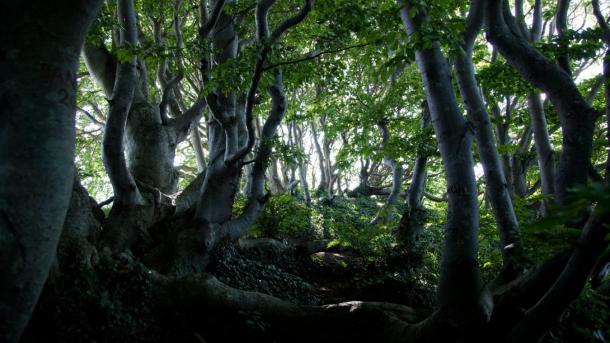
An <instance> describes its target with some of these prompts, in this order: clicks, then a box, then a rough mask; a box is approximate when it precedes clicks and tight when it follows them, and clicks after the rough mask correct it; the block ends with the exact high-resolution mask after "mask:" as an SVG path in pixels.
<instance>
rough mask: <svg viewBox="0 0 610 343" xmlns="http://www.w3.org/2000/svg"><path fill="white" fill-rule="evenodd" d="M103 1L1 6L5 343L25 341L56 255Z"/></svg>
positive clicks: (1, 323) (1, 326)
mask: <svg viewBox="0 0 610 343" xmlns="http://www.w3.org/2000/svg"><path fill="white" fill-rule="evenodd" d="M101 3H102V1H100V0H88V1H80V2H74V1H54V2H48V1H29V2H6V1H5V2H2V4H0V18H1V19H2V23H3V30H2V32H1V33H0V46H1V47H2V48H1V49H2V53H1V54H0V55H1V56H2V57H1V58H0V74H1V75H2V82H1V83H0V272H1V273H2V282H0V341H2V342H8V343H13V342H17V341H18V340H19V337H20V336H21V333H22V331H23V329H24V328H25V326H26V325H27V323H28V321H29V319H30V315H31V313H32V311H33V309H34V306H35V304H36V302H37V300H38V297H39V295H40V292H41V290H42V287H43V285H44V282H45V280H46V278H47V275H48V273H49V268H50V267H51V263H52V262H53V260H54V259H55V254H56V248H57V244H58V240H59V237H60V234H61V230H62V226H63V222H64V218H65V216H66V212H67V210H68V206H69V201H70V195H71V191H72V183H73V181H74V175H73V173H74V145H75V113H76V106H75V99H76V74H77V71H78V65H79V56H80V51H81V48H82V44H83V41H84V38H85V34H86V32H87V30H88V28H89V26H90V24H91V22H92V20H93V19H94V17H95V15H96V13H97V10H98V9H99V6H100V5H101Z"/></svg>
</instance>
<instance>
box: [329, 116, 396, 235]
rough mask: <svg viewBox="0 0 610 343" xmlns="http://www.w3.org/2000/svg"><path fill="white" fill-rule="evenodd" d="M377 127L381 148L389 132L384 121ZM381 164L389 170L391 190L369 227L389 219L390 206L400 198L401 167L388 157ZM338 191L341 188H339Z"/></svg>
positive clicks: (387, 139)
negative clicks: (379, 132) (380, 138)
mask: <svg viewBox="0 0 610 343" xmlns="http://www.w3.org/2000/svg"><path fill="white" fill-rule="evenodd" d="M377 127H379V130H380V131H381V135H382V137H383V138H382V142H381V146H382V148H383V147H385V146H386V145H387V144H388V141H389V140H390V131H389V130H388V127H387V123H386V122H385V119H382V120H381V121H379V122H378V123H377ZM383 163H384V164H385V165H386V166H387V167H388V168H390V170H391V173H392V188H391V189H390V194H389V195H388V198H387V199H386V202H385V204H384V205H383V206H382V208H380V209H379V211H378V212H377V214H376V215H375V218H373V220H372V221H371V225H377V224H380V223H386V222H387V221H388V220H389V219H390V218H391V215H390V214H391V213H390V210H391V208H392V206H394V204H395V203H396V201H397V200H398V197H399V196H400V186H401V184H402V174H403V173H404V171H403V169H402V167H401V166H400V165H398V162H396V160H394V159H392V158H390V157H388V156H384V157H383ZM339 189H341V188H340V187H339Z"/></svg>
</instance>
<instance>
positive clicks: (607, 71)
mask: <svg viewBox="0 0 610 343" xmlns="http://www.w3.org/2000/svg"><path fill="white" fill-rule="evenodd" d="M591 4H592V5H593V14H594V15H595V19H596V20H597V24H598V25H599V26H600V27H601V28H602V30H603V36H602V37H603V41H604V43H605V45H606V53H605V54H604V62H603V73H602V79H603V83H604V99H605V100H606V106H605V113H606V139H607V142H610V25H608V23H607V22H606V18H604V16H603V14H602V12H601V10H600V7H599V0H591ZM605 169H606V171H605V177H606V180H609V179H610V154H608V156H607V158H606V168H605Z"/></svg>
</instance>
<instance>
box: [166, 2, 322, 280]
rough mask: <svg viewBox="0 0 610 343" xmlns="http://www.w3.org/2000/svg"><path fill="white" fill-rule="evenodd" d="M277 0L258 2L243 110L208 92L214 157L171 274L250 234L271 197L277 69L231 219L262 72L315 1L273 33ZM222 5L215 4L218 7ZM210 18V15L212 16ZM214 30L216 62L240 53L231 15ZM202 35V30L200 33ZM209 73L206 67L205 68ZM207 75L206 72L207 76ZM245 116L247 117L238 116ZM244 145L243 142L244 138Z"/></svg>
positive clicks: (279, 103) (199, 265) (281, 106)
mask: <svg viewBox="0 0 610 343" xmlns="http://www.w3.org/2000/svg"><path fill="white" fill-rule="evenodd" d="M274 3H275V0H268V1H261V2H258V3H257V6H256V36H257V40H258V42H259V44H260V45H261V48H260V50H259V56H258V58H257V60H256V63H255V66H254V73H253V76H252V79H251V82H250V87H249V89H248V93H247V95H246V97H245V99H246V101H245V110H244V111H241V110H240V109H236V103H239V102H238V101H236V98H237V96H236V95H235V94H232V93H229V94H224V93H222V92H220V91H218V90H216V91H214V92H212V93H211V94H210V95H208V105H209V107H210V109H211V115H212V117H213V118H212V119H213V122H212V123H211V124H210V126H209V127H210V133H209V135H208V136H209V139H208V141H209V145H210V149H209V150H210V158H209V163H208V168H207V171H206V174H205V177H204V180H203V184H202V187H201V194H200V198H199V203H198V205H197V209H196V211H195V214H194V218H193V220H192V222H191V223H190V225H189V226H188V227H187V228H185V229H184V230H182V231H179V232H178V234H177V235H176V237H175V240H174V241H175V242H174V245H175V246H174V249H175V252H176V255H177V256H176V257H175V259H174V261H172V263H171V266H170V273H172V274H176V275H184V274H187V273H190V272H193V271H201V270H203V269H205V267H206V266H207V262H208V259H209V254H210V253H211V252H212V251H213V249H214V248H215V247H216V245H217V244H218V242H220V241H223V240H227V239H230V240H236V239H238V238H240V237H241V236H242V235H244V234H245V233H246V232H247V229H248V228H249V226H250V225H251V223H252V222H253V221H254V220H255V219H256V217H257V216H258V214H259V213H260V211H262V208H263V205H264V203H265V202H266V200H267V198H268V196H267V195H262V190H263V185H264V173H265V170H266V168H267V164H268V163H269V158H270V155H271V145H270V143H271V138H272V137H273V135H274V134H275V131H276V130H277V127H278V126H279V124H280V122H281V119H282V117H283V114H284V111H285V110H286V100H285V97H284V92H283V87H282V77H281V72H279V71H277V72H276V78H275V82H274V85H273V86H272V87H271V88H270V89H269V92H270V94H271V98H272V106H271V112H270V115H269V117H268V119H267V121H266V122H265V126H264V127H263V130H262V133H261V139H260V145H259V149H258V151H257V153H256V156H255V165H254V166H253V168H252V176H251V177H252V180H251V182H252V183H251V188H250V198H249V201H248V203H247V205H246V209H245V210H244V212H243V213H242V214H241V215H240V216H238V217H237V218H234V219H231V217H232V206H233V201H234V197H235V194H236V192H237V189H238V186H239V176H240V173H241V169H242V167H243V162H242V159H243V158H244V157H246V156H247V154H249V153H250V151H251V150H252V148H253V146H254V143H255V128H254V118H253V108H254V103H255V101H256V93H257V90H258V86H259V83H260V81H261V78H262V74H263V67H264V64H265V62H266V60H267V56H268V54H269V52H270V50H271V47H272V46H273V44H274V43H275V42H276V41H277V40H278V39H279V38H280V36H281V35H282V34H283V33H284V32H285V31H286V30H288V29H289V28H291V27H292V26H294V25H297V24H299V23H300V22H301V21H303V20H304V19H305V17H306V16H307V14H308V13H309V12H310V10H311V8H312V5H313V1H312V0H305V3H304V5H303V6H302V8H301V10H300V11H299V12H298V13H297V14H296V15H294V16H292V17H289V18H288V19H286V20H284V21H283V22H281V23H280V24H279V25H278V26H277V27H276V28H275V29H274V30H273V31H271V32H270V31H269V27H268V23H267V16H268V12H269V9H270V8H271V7H272V6H273V4H274ZM218 5H219V2H217V3H216V5H215V7H217V6H218ZM210 20H211V19H210ZM214 30H215V32H213V33H212V37H214V40H213V45H214V46H215V47H216V49H215V50H216V54H215V56H214V58H215V60H216V61H217V63H218V64H221V63H224V62H226V61H228V60H229V59H232V58H235V57H236V56H237V53H238V51H237V42H238V41H239V40H238V39H237V33H236V31H235V28H234V27H233V23H232V18H231V17H230V16H229V15H228V14H227V13H225V12H224V11H221V13H220V14H219V15H218V24H217V25H216V28H215V29H214ZM200 34H201V33H200ZM204 72H205V71H204ZM206 75H207V74H205V73H204V76H206ZM237 115H243V116H244V119H239V118H236V116H237ZM240 120H243V121H244V122H245V129H246V132H242V133H241V134H244V135H246V138H245V139H241V138H240V137H239V135H240V130H239V127H238V125H237V123H238V122H239V121H240ZM244 140H245V142H244V144H243V145H240V143H241V142H242V141H244Z"/></svg>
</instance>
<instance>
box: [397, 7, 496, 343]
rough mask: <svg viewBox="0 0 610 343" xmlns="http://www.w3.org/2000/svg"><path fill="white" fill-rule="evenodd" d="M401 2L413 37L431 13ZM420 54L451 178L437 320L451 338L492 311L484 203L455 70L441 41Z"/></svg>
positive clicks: (448, 177) (418, 58) (426, 90)
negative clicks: (485, 267)
mask: <svg viewBox="0 0 610 343" xmlns="http://www.w3.org/2000/svg"><path fill="white" fill-rule="evenodd" d="M399 3H400V4H401V5H403V7H402V9H401V10H400V16H401V18H402V21H403V24H404V26H405V28H406V31H407V34H408V35H409V36H411V35H412V34H413V33H414V32H418V31H420V30H421V28H422V25H426V24H427V21H428V18H427V17H426V12H425V10H424V8H423V7H421V6H419V7H417V11H416V13H417V14H416V15H415V16H413V17H412V16H410V15H409V12H410V10H411V9H412V6H413V5H411V4H410V3H407V4H406V5H405V4H404V3H403V2H402V1H399ZM415 56H416V61H417V65H418V66H419V69H420V74H421V77H422V80H423V82H424V87H425V92H426V98H427V99H428V104H429V108H430V114H431V117H432V123H433V126H434V131H435V133H436V137H437V140H438V143H439V149H440V152H441V157H442V160H443V165H444V168H445V175H446V178H447V197H448V214H447V223H446V229H445V241H444V249H443V257H442V261H441V275H440V280H439V285H438V309H439V310H438V312H437V314H438V316H437V317H432V318H431V320H432V321H434V320H435V319H438V318H447V320H448V322H445V323H447V324H448V328H447V329H448V330H447V332H446V333H445V334H446V335H447V336H449V337H451V335H453V334H455V335H461V332H460V331H461V330H464V329H465V328H466V327H470V326H471V325H476V324H480V323H482V322H485V321H487V320H488V319H489V318H488V315H489V312H490V311H491V309H490V308H489V304H486V303H485V300H484V299H483V293H484V292H483V286H482V283H481V278H480V274H479V268H478V262H477V250H478V232H479V208H478V206H479V204H478V201H477V193H478V192H477V189H476V183H475V176H474V165H473V161H472V150H471V148H472V147H471V141H472V136H471V132H470V128H469V126H468V125H467V123H466V121H465V120H464V118H463V117H462V115H461V114H460V112H459V108H458V105H457V100H456V98H455V92H454V90H453V86H452V85H451V73H450V69H449V66H448V64H447V60H446V58H445V56H444V55H443V54H442V52H441V50H440V45H439V43H438V41H432V42H431V45H430V46H429V47H426V48H419V49H418V50H416V53H415ZM441 320H442V319H441ZM429 329H430V330H433V329H432V328H429ZM434 330H438V327H435V328H434ZM453 330H455V331H453ZM452 331H453V332H452ZM430 334H432V333H430Z"/></svg>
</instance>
